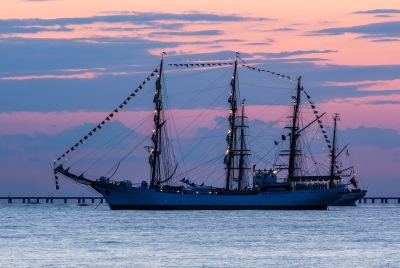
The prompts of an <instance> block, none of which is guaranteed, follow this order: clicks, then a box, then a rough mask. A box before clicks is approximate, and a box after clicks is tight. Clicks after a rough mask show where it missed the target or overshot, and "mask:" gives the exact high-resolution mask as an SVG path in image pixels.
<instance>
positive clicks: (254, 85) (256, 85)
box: [241, 82, 293, 90]
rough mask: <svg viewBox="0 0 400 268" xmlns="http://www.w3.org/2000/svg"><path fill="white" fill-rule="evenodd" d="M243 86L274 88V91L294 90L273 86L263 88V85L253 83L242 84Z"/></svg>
mask: <svg viewBox="0 0 400 268" xmlns="http://www.w3.org/2000/svg"><path fill="white" fill-rule="evenodd" d="M241 84H243V85H249V86H253V87H261V88H272V89H289V90H292V89H293V88H289V87H273V86H263V85H259V84H253V83H247V82H242V83H241Z"/></svg>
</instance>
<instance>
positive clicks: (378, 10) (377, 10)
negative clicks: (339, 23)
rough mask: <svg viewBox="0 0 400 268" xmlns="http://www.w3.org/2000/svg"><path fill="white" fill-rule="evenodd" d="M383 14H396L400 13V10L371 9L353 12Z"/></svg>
mask: <svg viewBox="0 0 400 268" xmlns="http://www.w3.org/2000/svg"><path fill="white" fill-rule="evenodd" d="M382 13H389V14H396V13H400V9H371V10H364V11H356V12H353V14H382Z"/></svg>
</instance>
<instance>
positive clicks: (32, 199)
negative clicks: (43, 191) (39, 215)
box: [0, 196, 104, 204]
mask: <svg viewBox="0 0 400 268" xmlns="http://www.w3.org/2000/svg"><path fill="white" fill-rule="evenodd" d="M0 200H8V204H12V202H13V200H22V203H23V204H25V203H28V204H29V203H31V202H35V203H39V200H43V201H46V203H51V204H53V202H54V200H63V201H64V204H67V201H68V200H77V202H78V204H85V203H86V200H89V202H90V200H91V201H92V204H93V203H94V201H95V200H99V201H100V203H103V202H104V197H82V196H81V197H54V196H52V197H49V196H46V197H43V196H42V197H19V196H7V197H0Z"/></svg>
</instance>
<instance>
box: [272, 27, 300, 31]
mask: <svg viewBox="0 0 400 268" xmlns="http://www.w3.org/2000/svg"><path fill="white" fill-rule="evenodd" d="M296 30H297V29H293V28H277V29H272V30H271V32H291V31H296Z"/></svg>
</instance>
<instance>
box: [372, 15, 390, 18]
mask: <svg viewBox="0 0 400 268" xmlns="http://www.w3.org/2000/svg"><path fill="white" fill-rule="evenodd" d="M374 17H375V18H391V17H393V16H390V15H375V16H374Z"/></svg>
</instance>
